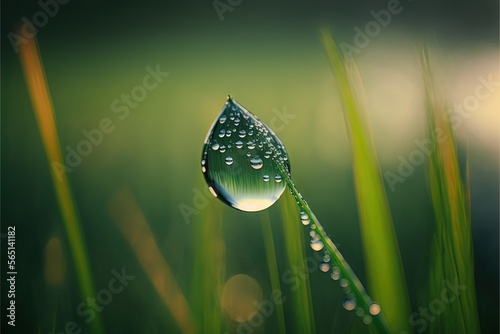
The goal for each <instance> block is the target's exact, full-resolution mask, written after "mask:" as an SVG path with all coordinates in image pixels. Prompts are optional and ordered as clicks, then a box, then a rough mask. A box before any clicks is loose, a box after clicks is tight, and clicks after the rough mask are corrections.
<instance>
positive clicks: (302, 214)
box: [300, 211, 311, 225]
mask: <svg viewBox="0 0 500 334" xmlns="http://www.w3.org/2000/svg"><path fill="white" fill-rule="evenodd" d="M300 220H301V221H302V224H303V225H309V223H310V222H311V221H310V220H309V216H308V215H307V213H305V212H304V211H301V212H300Z"/></svg>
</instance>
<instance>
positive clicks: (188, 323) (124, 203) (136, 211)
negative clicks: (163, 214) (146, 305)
mask: <svg viewBox="0 0 500 334" xmlns="http://www.w3.org/2000/svg"><path fill="white" fill-rule="evenodd" d="M108 208H109V212H110V214H111V216H112V217H113V220H114V222H115V223H116V226H117V227H118V229H119V230H120V231H121V233H122V234H123V237H124V238H125V240H127V241H128V242H129V243H130V246H131V247H132V249H133V251H134V253H135V255H136V257H137V260H138V261H139V263H140V264H141V266H142V268H143V269H144V271H145V272H146V274H147V275H148V277H149V280H150V281H151V283H152V285H153V286H154V288H155V290H156V292H157V293H158V296H159V297H160V298H161V300H162V301H163V303H164V304H165V306H166V307H167V308H168V310H169V311H170V313H171V314H172V316H173V318H174V319H175V321H176V322H177V325H178V326H179V328H180V330H181V332H182V333H183V334H193V333H196V327H195V324H194V322H193V318H192V316H191V311H190V309H189V306H188V303H187V301H186V298H185V297H184V294H183V293H182V291H181V289H180V287H179V285H178V284H177V281H176V279H175V277H174V275H173V273H172V271H171V269H170V266H169V265H168V263H167V261H166V260H165V258H164V257H163V256H162V254H161V252H160V249H159V248H158V244H157V243H156V240H155V238H154V236H153V233H152V231H151V228H150V227H149V223H148V222H147V220H146V217H145V216H144V213H143V212H142V210H141V208H140V206H139V204H138V203H137V200H136V199H135V197H134V195H133V193H132V192H131V191H130V189H128V188H123V189H121V190H119V191H118V192H117V193H116V195H115V196H114V197H113V198H112V199H111V201H110V203H109V206H108Z"/></svg>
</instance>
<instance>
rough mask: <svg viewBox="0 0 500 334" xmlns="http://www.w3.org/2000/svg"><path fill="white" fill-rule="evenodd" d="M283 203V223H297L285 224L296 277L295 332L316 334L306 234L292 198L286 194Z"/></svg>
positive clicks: (286, 242) (288, 257)
mask: <svg viewBox="0 0 500 334" xmlns="http://www.w3.org/2000/svg"><path fill="white" fill-rule="evenodd" d="M283 195H284V197H285V198H284V200H283V201H282V206H281V212H282V217H283V219H282V221H283V222H295V223H291V224H283V230H284V235H285V247H286V255H287V259H288V267H289V268H290V270H291V275H293V276H294V277H293V278H294V280H293V281H294V285H293V287H292V288H291V290H292V292H291V293H292V303H293V308H294V316H293V319H294V321H295V324H294V326H293V328H294V332H296V333H301V334H308V333H315V332H316V329H315V322H314V314H313V307H312V299H311V288H310V285H309V278H308V275H309V274H308V272H307V271H306V270H305V269H304V259H305V258H306V254H305V249H304V238H305V237H304V233H303V230H302V226H301V224H300V223H299V222H298V221H297V220H298V219H297V217H298V216H299V212H298V211H297V207H296V206H295V205H294V203H293V200H292V197H291V196H290V194H288V192H285V194H283Z"/></svg>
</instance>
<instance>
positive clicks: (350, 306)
mask: <svg viewBox="0 0 500 334" xmlns="http://www.w3.org/2000/svg"><path fill="white" fill-rule="evenodd" d="M342 306H344V308H345V309H346V310H347V311H352V310H354V309H355V308H356V298H354V297H352V296H347V297H345V298H344V300H343V301H342Z"/></svg>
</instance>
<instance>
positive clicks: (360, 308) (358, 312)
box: [356, 307, 365, 317]
mask: <svg viewBox="0 0 500 334" xmlns="http://www.w3.org/2000/svg"><path fill="white" fill-rule="evenodd" d="M363 314H365V310H363V308H362V307H358V309H357V310H356V315H357V316H358V317H362V316H363Z"/></svg>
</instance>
